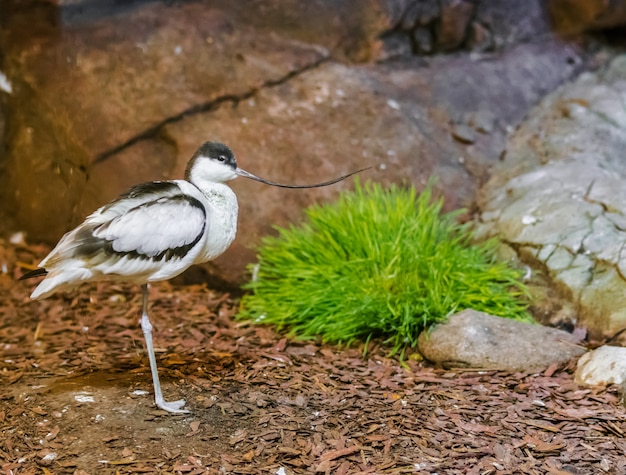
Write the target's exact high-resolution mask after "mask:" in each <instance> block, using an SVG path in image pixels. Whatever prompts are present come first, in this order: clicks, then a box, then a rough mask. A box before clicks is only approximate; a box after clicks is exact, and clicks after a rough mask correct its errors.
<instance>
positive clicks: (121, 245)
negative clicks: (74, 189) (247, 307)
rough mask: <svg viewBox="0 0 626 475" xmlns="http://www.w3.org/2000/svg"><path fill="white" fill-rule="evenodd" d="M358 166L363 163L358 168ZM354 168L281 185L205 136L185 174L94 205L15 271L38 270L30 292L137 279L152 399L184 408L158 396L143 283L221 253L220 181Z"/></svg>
mask: <svg viewBox="0 0 626 475" xmlns="http://www.w3.org/2000/svg"><path fill="white" fill-rule="evenodd" d="M359 171H362V170H359ZM359 171H357V172H353V173H350V174H348V175H344V176H342V177H339V178H336V179H334V180H330V181H327V182H324V183H318V184H315V185H283V184H280V183H274V182H271V181H268V180H264V179H262V178H259V177H257V176H255V175H252V174H251V173H248V172H247V171H245V170H242V169H241V168H238V167H237V161H236V160H235V156H234V155H233V152H232V151H231V150H230V149H229V148H228V147H227V146H226V145H224V144H221V143H217V142H206V143H204V144H203V145H202V146H201V147H200V148H199V149H198V151H197V152H196V153H195V154H194V156H193V157H192V158H191V160H190V161H189V163H188V165H187V169H186V170H185V179H184V180H172V181H154V182H150V183H145V184H142V185H137V186H134V187H132V188H131V189H130V190H128V191H127V192H126V193H124V194H123V195H121V196H120V197H119V198H117V199H116V200H114V201H112V202H111V203H109V204H107V205H105V206H103V207H101V208H100V209H98V210H97V211H95V212H94V213H92V214H91V215H89V216H88V217H87V218H86V219H85V221H84V222H83V223H82V224H81V225H79V226H78V227H77V228H76V229H74V230H73V231H70V232H68V233H67V234H65V235H64V236H63V238H61V240H60V241H59V243H58V244H57V245H56V247H55V248H54V249H53V250H52V252H50V254H48V256H47V257H46V258H45V259H44V260H43V261H41V262H40V263H39V266H38V267H39V268H38V269H36V270H34V271H31V272H28V273H26V274H25V275H23V276H22V277H21V279H27V278H30V277H36V276H41V275H45V276H46V277H45V279H43V280H42V281H41V283H39V285H38V286H37V287H36V288H35V290H34V291H33V293H32V295H31V298H33V299H42V298H46V297H48V296H50V295H52V294H54V293H55V292H58V291H64V290H69V289H71V288H73V287H76V286H78V285H79V284H81V283H83V282H92V281H111V282H128V283H136V284H140V285H141V291H142V296H143V305H142V316H141V321H140V322H141V328H142V330H143V334H144V337H145V340H146V350H147V352H148V358H149V361H150V370H151V373H152V382H153V384H154V397H155V403H156V405H157V406H158V407H159V408H161V409H164V410H166V411H169V412H173V413H186V412H189V411H187V410H186V409H183V407H184V405H185V401H184V400H179V401H170V402H168V401H165V400H164V398H163V394H162V393H161V384H160V382H159V375H158V370H157V363H156V358H155V355H154V347H153V344H152V324H151V323H150V318H149V317H148V284H149V283H150V282H157V281H162V280H167V279H171V278H172V277H175V276H177V275H179V274H180V273H181V272H183V271H185V270H186V269H187V268H189V267H190V266H191V265H193V264H200V263H203V262H207V261H210V260H211V259H214V258H216V257H217V256H219V255H220V254H222V253H223V252H224V251H226V249H227V248H228V247H229V246H230V244H231V243H232V242H233V239H235V233H236V231H237V214H238V205H237V197H236V196H235V193H234V192H233V191H232V190H231V189H230V187H228V186H227V185H226V184H225V183H226V182H227V181H229V180H232V179H234V178H236V177H238V176H242V177H246V178H250V179H253V180H256V181H260V182H262V183H266V184H268V185H272V186H280V187H284V188H314V187H320V186H327V185H332V184H333V183H337V182H339V181H341V180H343V179H345V178H347V177H349V176H351V175H354V174H355V173H358V172H359Z"/></svg>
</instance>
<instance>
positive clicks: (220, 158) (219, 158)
mask: <svg viewBox="0 0 626 475" xmlns="http://www.w3.org/2000/svg"><path fill="white" fill-rule="evenodd" d="M217 159H218V160H219V161H220V162H225V161H226V157H225V156H224V155H220V156H219V157H217Z"/></svg>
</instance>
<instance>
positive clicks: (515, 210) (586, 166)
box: [479, 57, 626, 336]
mask: <svg viewBox="0 0 626 475" xmlns="http://www.w3.org/2000/svg"><path fill="white" fill-rule="evenodd" d="M625 103H626V57H619V58H617V59H616V60H614V62H613V63H612V64H611V66H610V67H608V68H607V69H606V70H604V71H602V72H600V73H585V74H583V75H582V76H581V77H580V78H578V79H577V80H576V81H575V82H574V83H572V84H569V85H566V86H563V87H562V88H560V89H559V90H558V91H556V92H555V93H553V94H551V95H550V96H548V97H547V98H546V99H545V100H544V101H542V103H541V104H540V105H539V106H538V107H537V108H536V109H535V110H534V111H533V112H532V113H531V114H529V117H528V119H527V120H526V121H525V122H524V123H523V124H522V125H521V126H520V127H519V129H518V130H517V131H516V132H515V133H514V134H513V135H512V136H511V137H510V139H509V141H508V143H507V147H506V157H505V160H504V161H503V163H502V164H501V166H499V167H498V168H497V169H496V170H494V174H493V176H492V179H491V180H490V181H489V182H488V183H487V184H486V186H485V187H484V188H483V189H482V191H481V195H480V198H479V207H480V209H481V212H482V213H481V220H482V222H483V225H484V226H483V231H486V232H487V233H488V234H498V235H500V236H502V237H503V238H504V240H505V241H506V242H507V243H508V244H509V245H510V246H511V247H513V248H514V249H517V250H518V252H519V254H520V256H521V257H522V258H523V259H525V260H527V261H529V262H534V263H536V264H538V265H539V266H541V267H542V268H544V269H545V270H546V271H547V273H548V275H549V276H550V278H551V279H552V280H553V281H554V283H555V284H556V285H557V286H558V287H559V288H560V289H561V290H562V293H563V294H564V295H565V296H567V297H568V298H570V299H572V301H573V302H574V303H575V305H576V306H577V309H578V313H579V322H578V323H579V324H580V325H584V326H586V327H587V328H588V329H589V331H590V333H591V334H592V335H594V336H597V335H605V336H610V335H613V334H614V333H615V332H617V331H619V330H621V329H622V328H624V326H626V281H625V279H624V276H625V275H626V249H625V248H624V242H626V218H625V216H626V191H625V190H626V189H625V188H624V180H626V168H625V167H624V149H625V148H626V108H625V107H624V104H625Z"/></svg>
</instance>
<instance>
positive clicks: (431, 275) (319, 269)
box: [238, 180, 532, 353]
mask: <svg viewBox="0 0 626 475" xmlns="http://www.w3.org/2000/svg"><path fill="white" fill-rule="evenodd" d="M442 205H443V200H442V199H439V200H433V197H432V187H431V186H430V185H429V186H428V187H427V188H426V190H425V191H423V192H422V193H421V194H419V195H418V194H417V193H416V191H415V189H413V188H410V189H406V188H401V187H398V186H391V187H390V188H388V189H383V188H382V187H381V186H380V185H379V184H374V183H371V182H368V183H366V184H365V185H364V186H361V185H360V183H359V182H358V180H357V181H356V183H355V191H354V192H345V193H343V194H342V195H341V196H340V197H339V199H338V201H337V202H336V203H334V204H328V205H323V206H319V205H316V206H312V207H311V208H309V209H308V210H307V211H306V218H307V219H306V220H305V222H304V223H303V224H302V225H300V226H293V225H292V226H291V227H290V228H288V229H285V228H279V227H277V228H276V229H277V231H278V236H270V237H265V238H263V240H262V243H261V246H260V247H259V248H258V261H259V262H258V267H256V268H255V269H253V270H254V272H253V274H254V278H253V279H252V280H251V281H250V282H249V283H247V284H245V285H244V288H245V289H248V290H251V291H252V293H250V294H247V295H245V296H244V297H243V299H242V303H241V310H240V313H239V314H238V318H240V319H250V320H252V321H254V322H258V323H264V324H273V325H277V326H278V327H279V328H288V329H289V330H290V334H291V335H292V336H297V337H301V338H315V337H318V336H321V337H322V338H323V339H324V341H327V342H335V343H347V344H350V343H352V342H354V341H355V340H357V339H366V340H369V339H370V338H371V337H375V336H383V337H386V338H387V341H388V343H390V344H391V345H393V350H392V352H393V353H395V352H397V351H403V350H404V349H405V348H406V347H413V346H415V345H416V343H417V337H418V335H419V333H420V332H421V331H422V330H424V329H426V328H428V327H429V326H431V325H432V324H434V323H437V322H440V321H442V320H444V319H445V318H446V317H447V316H449V315H451V314H453V313H455V312H458V311H461V310H463V309H466V308H473V309H475V310H479V311H483V312H488V313H491V314H494V315H499V316H501V317H507V318H513V319H517V320H525V321H532V319H531V317H530V315H529V314H528V313H527V311H526V308H527V296H528V292H527V289H526V287H525V286H524V284H523V283H522V280H521V273H520V272H519V271H518V270H515V269H512V268H510V267H508V266H507V265H506V264H504V263H502V262H496V261H495V250H496V246H497V242H496V241H495V240H489V241H486V242H483V243H480V244H472V239H473V234H472V231H471V229H470V227H469V226H467V225H462V224H459V223H458V221H457V217H458V215H459V214H460V213H461V212H462V210H459V211H457V212H452V213H447V214H442V213H441V208H442Z"/></svg>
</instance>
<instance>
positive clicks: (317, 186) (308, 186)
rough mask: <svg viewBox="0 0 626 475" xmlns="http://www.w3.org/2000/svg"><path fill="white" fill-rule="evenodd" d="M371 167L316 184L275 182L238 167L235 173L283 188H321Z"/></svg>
mask: <svg viewBox="0 0 626 475" xmlns="http://www.w3.org/2000/svg"><path fill="white" fill-rule="evenodd" d="M370 168H372V167H367V168H361V169H360V170H357V171H355V172H352V173H348V174H347V175H343V176H340V177H339V178H334V179H332V180H329V181H324V182H322V183H315V184H314V185H284V184H282V183H275V182H273V181H269V180H265V179H264V178H260V177H258V176H256V175H253V174H252V173H250V172H247V171H245V170H243V169H241V168H237V169H236V170H235V173H236V174H237V175H239V176H242V177H244V178H250V179H251V180H255V181H260V182H261V183H265V184H266V185H272V186H279V187H281V188H319V187H322V186H328V185H334V184H335V183H338V182H340V181H342V180H345V179H346V178H348V177H351V176H352V175H356V174H357V173H361V172H362V171H365V170H369V169H370Z"/></svg>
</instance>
